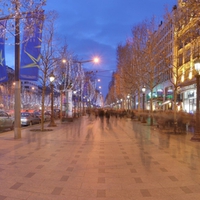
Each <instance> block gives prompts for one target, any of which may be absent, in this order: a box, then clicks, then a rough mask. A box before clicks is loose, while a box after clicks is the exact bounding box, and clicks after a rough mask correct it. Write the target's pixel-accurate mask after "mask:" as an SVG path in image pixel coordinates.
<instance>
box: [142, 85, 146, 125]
mask: <svg viewBox="0 0 200 200" xmlns="http://www.w3.org/2000/svg"><path fill="white" fill-rule="evenodd" d="M145 92H146V87H145V86H143V87H142V109H143V112H144V110H145ZM145 122H146V121H145V117H144V113H143V118H142V123H145Z"/></svg>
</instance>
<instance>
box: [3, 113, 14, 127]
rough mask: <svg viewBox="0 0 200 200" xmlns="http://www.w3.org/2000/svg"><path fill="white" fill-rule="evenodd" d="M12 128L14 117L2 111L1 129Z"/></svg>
mask: <svg viewBox="0 0 200 200" xmlns="http://www.w3.org/2000/svg"><path fill="white" fill-rule="evenodd" d="M7 128H9V129H11V130H13V128H14V118H13V117H11V116H10V115H9V114H8V113H7V112H5V111H2V110H1V111H0V130H4V129H7Z"/></svg>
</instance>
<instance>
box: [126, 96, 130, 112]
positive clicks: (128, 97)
mask: <svg viewBox="0 0 200 200" xmlns="http://www.w3.org/2000/svg"><path fill="white" fill-rule="evenodd" d="M129 99H130V95H129V94H128V95H127V101H128V112H129V109H130V108H129V106H130V105H129Z"/></svg>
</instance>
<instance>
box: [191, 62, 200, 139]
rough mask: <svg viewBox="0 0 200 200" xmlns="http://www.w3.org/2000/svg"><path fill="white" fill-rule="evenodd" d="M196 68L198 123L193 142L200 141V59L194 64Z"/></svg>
mask: <svg viewBox="0 0 200 200" xmlns="http://www.w3.org/2000/svg"><path fill="white" fill-rule="evenodd" d="M194 68H195V70H196V71H197V75H196V85H197V86H196V88H197V91H196V114H195V115H196V116H195V117H196V119H195V120H196V123H195V134H194V136H193V137H192V138H191V140H192V141H200V116H199V107H200V106H199V100H200V59H197V60H196V61H195V62H194Z"/></svg>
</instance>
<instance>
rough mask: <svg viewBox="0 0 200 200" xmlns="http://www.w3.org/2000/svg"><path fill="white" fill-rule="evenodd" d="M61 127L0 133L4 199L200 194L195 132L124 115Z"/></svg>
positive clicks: (173, 199) (187, 199)
mask: <svg viewBox="0 0 200 200" xmlns="http://www.w3.org/2000/svg"><path fill="white" fill-rule="evenodd" d="M56 124H57V127H53V128H52V131H51V130H49V131H45V132H40V131H32V130H31V129H33V127H27V128H22V138H21V139H14V133H13V131H7V132H3V133H0V200H15V199H16V200H24V199H26V200H53V199H56V200H95V199H98V200H101V199H102V200H103V199H105V200H141V199H142V200H199V199H200V143H198V142H191V141H190V138H191V137H192V135H191V133H188V134H182V135H173V134H167V133H163V132H162V131H161V130H158V129H156V127H150V126H148V125H147V124H144V123H140V122H138V121H134V120H131V119H125V118H122V119H117V118H111V119H110V122H109V123H106V121H104V123H102V122H101V121H100V120H99V119H95V118H93V117H92V116H91V117H90V118H89V117H87V116H83V117H82V118H79V119H76V120H74V121H73V122H67V123H61V122H59V121H56ZM45 126H46V124H45ZM36 127H39V126H38V125H36V126H34V128H36Z"/></svg>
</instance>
